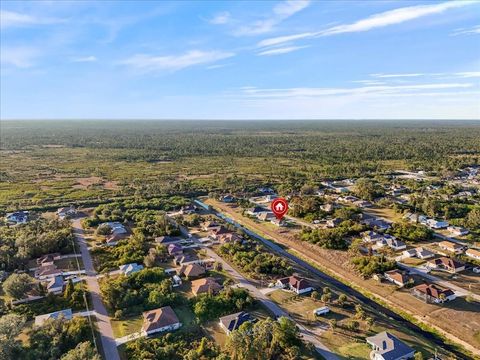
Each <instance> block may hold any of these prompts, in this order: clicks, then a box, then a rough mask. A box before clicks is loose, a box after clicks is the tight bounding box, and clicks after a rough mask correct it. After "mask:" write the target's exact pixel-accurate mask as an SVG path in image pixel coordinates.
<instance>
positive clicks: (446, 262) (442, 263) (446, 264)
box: [427, 256, 465, 274]
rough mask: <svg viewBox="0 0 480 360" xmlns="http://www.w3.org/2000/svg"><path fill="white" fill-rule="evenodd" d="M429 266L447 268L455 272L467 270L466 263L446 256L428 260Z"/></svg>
mask: <svg viewBox="0 0 480 360" xmlns="http://www.w3.org/2000/svg"><path fill="white" fill-rule="evenodd" d="M427 266H428V267H429V268H432V269H438V270H445V271H447V272H450V273H453V274H455V273H458V272H460V271H463V270H465V264H464V263H461V262H459V261H457V260H454V259H450V258H448V257H445V256H442V257H440V258H438V259H433V260H430V261H428V263H427Z"/></svg>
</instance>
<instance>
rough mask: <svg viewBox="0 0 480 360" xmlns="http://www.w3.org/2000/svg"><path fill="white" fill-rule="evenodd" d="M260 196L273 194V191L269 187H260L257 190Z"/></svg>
mask: <svg viewBox="0 0 480 360" xmlns="http://www.w3.org/2000/svg"><path fill="white" fill-rule="evenodd" d="M258 192H260V193H261V194H275V190H273V189H272V188H269V187H261V188H259V189H258Z"/></svg>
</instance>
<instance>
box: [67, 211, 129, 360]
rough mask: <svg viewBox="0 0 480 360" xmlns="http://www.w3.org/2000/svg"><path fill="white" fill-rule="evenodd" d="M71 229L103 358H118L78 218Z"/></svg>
mask: <svg viewBox="0 0 480 360" xmlns="http://www.w3.org/2000/svg"><path fill="white" fill-rule="evenodd" d="M73 231H74V234H75V239H76V240H77V243H78V245H79V247H80V252H81V254H82V260H83V265H84V267H85V270H86V275H87V276H86V278H85V280H86V282H87V287H88V290H89V292H90V296H91V298H92V304H93V309H94V310H95V315H96V317H97V326H98V331H99V332H100V339H101V341H102V347H103V352H104V354H105V358H106V359H107V360H120V356H119V354H118V350H117V345H116V343H115V339H114V337H113V330H112V326H111V324H110V317H109V316H108V313H107V309H105V305H103V302H102V298H101V297H100V286H99V285H98V280H97V276H96V275H97V273H96V271H95V268H94V267H93V261H92V257H91V256H90V252H89V251H88V246H87V242H86V240H85V236H84V232H83V228H82V225H81V224H80V219H76V220H74V221H73Z"/></svg>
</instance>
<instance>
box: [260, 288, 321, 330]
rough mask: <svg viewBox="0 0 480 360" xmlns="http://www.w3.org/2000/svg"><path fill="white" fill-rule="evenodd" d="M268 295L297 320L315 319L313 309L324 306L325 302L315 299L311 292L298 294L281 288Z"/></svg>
mask: <svg viewBox="0 0 480 360" xmlns="http://www.w3.org/2000/svg"><path fill="white" fill-rule="evenodd" d="M268 297H270V298H271V299H272V300H273V301H275V302H276V303H277V304H279V305H280V306H281V307H282V308H283V309H285V310H286V311H287V312H288V313H290V315H291V316H292V317H293V318H294V319H295V320H297V321H302V322H311V321H315V320H316V317H315V315H314V314H313V310H315V309H317V308H319V307H322V306H324V303H323V302H321V301H316V300H313V299H312V298H311V297H310V294H305V295H297V294H295V293H293V292H288V291H285V290H281V289H279V290H275V291H273V292H271V293H270V294H268Z"/></svg>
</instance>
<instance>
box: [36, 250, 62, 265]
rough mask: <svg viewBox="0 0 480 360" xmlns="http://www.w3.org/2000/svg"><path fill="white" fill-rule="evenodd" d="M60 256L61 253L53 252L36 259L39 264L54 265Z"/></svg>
mask: <svg viewBox="0 0 480 360" xmlns="http://www.w3.org/2000/svg"><path fill="white" fill-rule="evenodd" d="M60 258H61V255H60V253H53V254H46V255H43V256H40V257H39V258H38V259H37V260H35V261H36V263H37V265H40V266H47V265H53V264H54V263H55V260H59V259H60Z"/></svg>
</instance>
